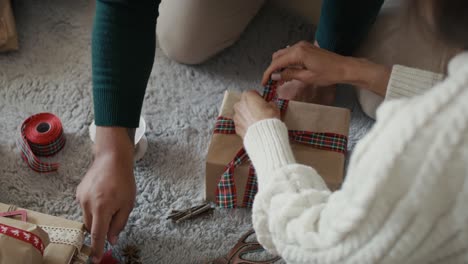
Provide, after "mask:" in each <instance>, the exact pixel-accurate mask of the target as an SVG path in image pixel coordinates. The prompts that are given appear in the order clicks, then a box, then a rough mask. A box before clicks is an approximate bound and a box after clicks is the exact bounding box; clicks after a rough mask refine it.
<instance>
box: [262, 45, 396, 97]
mask: <svg viewBox="0 0 468 264" xmlns="http://www.w3.org/2000/svg"><path fill="white" fill-rule="evenodd" d="M280 70H282V71H281V72H279V71H280ZM390 73H391V70H390V69H389V68H387V67H386V66H383V65H378V64H375V63H372V62H370V61H368V60H365V59H358V58H353V57H345V56H341V55H338V54H336V53H333V52H330V51H327V50H324V49H321V48H319V47H317V46H315V45H313V44H312V43H308V42H306V41H301V42H299V43H297V44H295V45H294V46H291V47H288V48H284V49H281V50H279V51H277V52H275V53H274V54H273V58H272V62H271V64H270V66H269V67H268V68H267V69H266V71H265V73H264V74H263V79H262V83H263V85H265V84H266V83H267V82H268V79H269V78H270V77H271V78H272V79H273V80H276V81H291V80H299V81H301V82H304V83H306V84H307V85H309V86H313V85H315V86H329V85H333V84H338V83H346V84H351V85H355V86H357V87H359V88H364V89H368V90H371V91H373V92H375V93H377V94H380V95H383V96H384V95H385V93H386V89H387V84H388V80H389V78H390Z"/></svg>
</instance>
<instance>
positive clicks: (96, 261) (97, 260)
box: [93, 257, 101, 264]
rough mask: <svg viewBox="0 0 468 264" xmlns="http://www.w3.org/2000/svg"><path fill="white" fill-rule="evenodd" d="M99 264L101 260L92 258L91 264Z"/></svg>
mask: <svg viewBox="0 0 468 264" xmlns="http://www.w3.org/2000/svg"><path fill="white" fill-rule="evenodd" d="M99 262H101V259H100V258H98V257H93V263H98V264H99Z"/></svg>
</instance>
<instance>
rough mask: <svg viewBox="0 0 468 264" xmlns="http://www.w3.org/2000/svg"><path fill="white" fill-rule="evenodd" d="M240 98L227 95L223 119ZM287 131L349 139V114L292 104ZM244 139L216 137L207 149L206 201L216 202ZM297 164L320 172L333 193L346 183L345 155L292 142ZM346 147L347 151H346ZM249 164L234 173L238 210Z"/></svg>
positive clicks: (231, 114)
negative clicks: (220, 187)
mask: <svg viewBox="0 0 468 264" xmlns="http://www.w3.org/2000/svg"><path fill="white" fill-rule="evenodd" d="M239 100H240V94H239V93H235V92H229V91H227V92H226V93H225V94H224V100H223V103H222V105H221V109H220V114H219V115H220V116H223V117H227V118H231V119H232V117H233V115H234V110H233V109H234V108H233V107H234V104H235V103H236V102H238V101H239ZM282 119H283V121H284V122H285V124H286V126H287V127H288V130H300V131H310V132H318V133H335V134H340V135H344V136H346V138H347V136H348V131H349V120H350V111H349V110H348V109H344V108H338V107H331V106H323V105H316V104H309V103H302V102H295V101H289V103H288V107H287V110H286V112H285V113H284V115H283V118H282ZM242 146H243V143H242V139H241V138H240V137H239V136H237V135H235V134H230V135H226V134H213V136H212V139H211V144H210V147H209V149H208V155H207V161H206V176H205V199H206V200H207V201H213V202H215V201H216V189H217V185H218V182H219V180H220V178H221V176H222V174H223V173H224V171H225V170H226V165H227V164H228V163H229V162H230V161H231V160H232V159H233V158H234V156H235V155H236V153H237V152H238V151H239V150H240V149H241V148H242ZM291 146H292V150H293V153H294V157H295V158H296V161H297V162H298V163H300V164H304V165H308V166H311V167H313V168H314V169H316V170H317V171H318V173H319V174H320V175H321V176H322V177H323V179H324V180H325V183H326V184H327V186H328V187H329V188H330V189H331V190H336V189H338V188H339V187H340V186H341V183H342V182H343V174H344V164H345V154H344V153H339V152H336V151H330V150H324V149H319V148H316V147H314V146H310V145H306V144H301V143H295V142H291ZM346 147H347V146H346V144H345V150H346ZM249 165H250V161H248V162H244V163H243V164H242V165H240V166H239V167H237V168H236V169H235V172H234V182H235V186H236V194H237V195H236V197H237V199H236V200H237V207H243V197H244V194H245V187H246V184H247V181H248V172H249Z"/></svg>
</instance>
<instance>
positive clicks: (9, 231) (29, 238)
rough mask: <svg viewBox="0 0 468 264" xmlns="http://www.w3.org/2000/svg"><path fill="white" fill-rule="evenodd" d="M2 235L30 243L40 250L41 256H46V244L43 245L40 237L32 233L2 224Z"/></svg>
mask: <svg viewBox="0 0 468 264" xmlns="http://www.w3.org/2000/svg"><path fill="white" fill-rule="evenodd" d="M0 234H1V235H5V236H9V237H11V238H14V239H18V240H21V241H23V242H25V243H28V244H30V245H32V246H33V247H35V248H36V249H37V250H39V252H41V255H44V243H42V240H41V238H40V237H38V236H36V235H35V234H33V233H31V232H28V231H26V230H22V229H19V228H16V227H13V226H9V225H5V224H0Z"/></svg>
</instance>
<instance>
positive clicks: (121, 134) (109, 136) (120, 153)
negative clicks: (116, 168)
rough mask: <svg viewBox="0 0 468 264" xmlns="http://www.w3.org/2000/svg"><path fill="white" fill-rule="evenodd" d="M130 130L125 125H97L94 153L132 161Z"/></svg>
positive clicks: (96, 155)
mask: <svg viewBox="0 0 468 264" xmlns="http://www.w3.org/2000/svg"><path fill="white" fill-rule="evenodd" d="M132 135H133V134H132V130H131V129H130V130H129V129H127V128H125V127H97V128H96V141H95V145H94V155H95V157H96V158H100V157H109V158H118V159H119V160H130V161H133V154H134V151H135V146H134V143H133V138H132Z"/></svg>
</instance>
